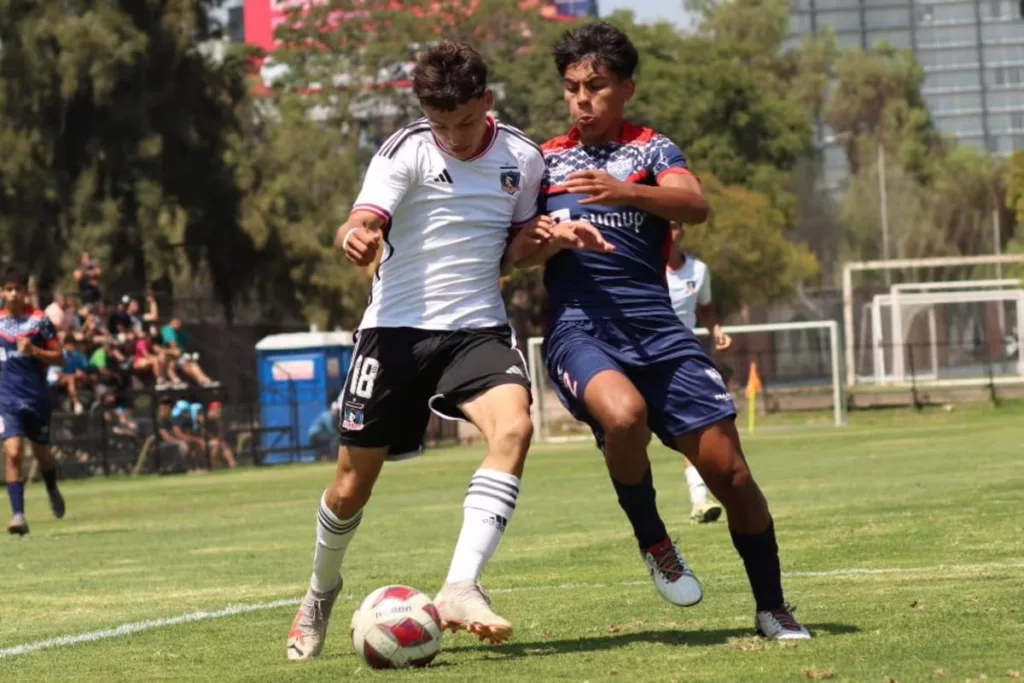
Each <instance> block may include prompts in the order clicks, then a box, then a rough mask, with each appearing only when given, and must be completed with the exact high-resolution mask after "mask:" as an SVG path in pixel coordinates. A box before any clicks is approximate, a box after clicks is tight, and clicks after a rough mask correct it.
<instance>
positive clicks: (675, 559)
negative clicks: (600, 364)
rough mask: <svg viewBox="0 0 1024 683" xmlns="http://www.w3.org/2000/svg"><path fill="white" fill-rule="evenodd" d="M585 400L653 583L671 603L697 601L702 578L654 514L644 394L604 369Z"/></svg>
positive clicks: (659, 517)
mask: <svg viewBox="0 0 1024 683" xmlns="http://www.w3.org/2000/svg"><path fill="white" fill-rule="evenodd" d="M583 400H584V403H585V404H586V407H587V411H588V412H589V413H590V415H591V416H592V417H593V418H594V419H596V420H597V421H598V423H599V424H600V425H601V430H602V431H603V432H604V456H605V463H606V464H607V466H608V473H609V474H610V475H611V478H612V485H614V487H615V492H616V494H617V495H618V499H619V505H620V506H621V507H622V510H623V511H624V512H625V513H626V516H627V517H628V518H629V521H630V524H632V525H633V534H634V535H635V536H636V540H637V543H638V544H639V546H640V553H641V555H642V556H643V558H644V561H645V562H646V563H647V568H648V571H649V572H650V574H651V578H652V579H653V580H654V585H655V587H656V588H657V589H658V592H659V593H660V594H661V596H662V597H663V598H664V599H665V600H667V601H668V602H671V603H672V604H674V605H680V606H690V605H696V604H697V603H698V602H700V601H701V598H702V597H703V589H702V588H701V585H700V581H698V580H697V577H696V576H695V575H694V574H693V571H692V570H691V569H690V567H689V565H688V564H686V560H685V559H683V556H682V554H681V553H680V552H679V548H678V546H677V545H676V544H675V543H674V542H673V541H672V539H671V538H669V535H668V531H667V530H666V529H665V523H664V522H663V521H662V519H661V515H660V514H659V513H658V505H657V501H656V493H655V490H654V480H653V477H652V475H651V461H650V459H649V458H648V456H647V443H648V442H649V441H650V436H651V435H650V429H649V428H648V425H647V404H646V403H645V402H644V398H643V396H641V395H640V392H639V391H637V388H636V387H635V386H634V385H633V383H632V382H630V381H629V378H628V377H626V376H625V375H624V374H622V373H621V372H618V371H616V370H605V371H603V372H600V373H598V374H597V375H595V376H594V377H593V378H592V379H591V380H590V381H589V382H588V383H587V386H586V389H585V390H584V393H583Z"/></svg>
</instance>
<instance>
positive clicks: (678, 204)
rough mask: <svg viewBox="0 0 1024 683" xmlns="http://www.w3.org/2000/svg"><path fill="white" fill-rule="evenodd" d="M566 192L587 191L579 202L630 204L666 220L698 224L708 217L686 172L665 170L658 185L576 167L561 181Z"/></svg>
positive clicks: (696, 185) (699, 190) (696, 184)
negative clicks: (566, 179) (619, 178)
mask: <svg viewBox="0 0 1024 683" xmlns="http://www.w3.org/2000/svg"><path fill="white" fill-rule="evenodd" d="M565 189H566V190H567V191H568V192H573V193H577V194H586V195H590V196H589V197H587V198H586V199H583V200H581V201H580V204H581V205H584V206H586V205H590V204H603V205H605V206H632V207H635V208H637V209H640V210H641V211H646V212H647V213H651V214H654V215H655V216H659V217H661V218H664V219H665V220H669V221H676V222H678V223H685V224H686V225H698V224H700V223H703V222H704V221H706V220H707V218H708V202H707V199H705V198H704V190H703V189H702V188H701V186H700V181H698V180H697V178H696V177H695V176H692V175H690V174H689V173H666V174H664V175H662V176H661V178H660V179H659V180H658V185H656V186H651V185H640V184H638V183H627V182H623V181H621V180H617V179H615V178H613V177H612V176H611V174H609V173H608V172H607V171H577V172H575V173H573V174H572V175H570V176H569V180H568V181H567V182H566V183H565Z"/></svg>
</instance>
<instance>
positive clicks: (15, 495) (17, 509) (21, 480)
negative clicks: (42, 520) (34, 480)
mask: <svg viewBox="0 0 1024 683" xmlns="http://www.w3.org/2000/svg"><path fill="white" fill-rule="evenodd" d="M23 441H24V439H22V438H21V437H20V436H15V437H12V438H10V439H7V440H6V441H4V463H5V471H4V475H5V477H6V478H5V481H6V482H7V497H8V498H10V501H11V513H12V517H11V521H10V522H8V523H7V533H9V534H17V535H19V536H24V535H25V534H27V533H28V522H26V521H25V472H24V467H23V466H22V462H23V457H22V447H23Z"/></svg>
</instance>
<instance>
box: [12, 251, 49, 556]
mask: <svg viewBox="0 0 1024 683" xmlns="http://www.w3.org/2000/svg"><path fill="white" fill-rule="evenodd" d="M0 284H2V286H3V297H4V308H3V310H0V441H2V442H3V445H4V458H5V461H6V468H7V469H6V478H7V495H8V497H9V498H10V499H11V511H12V512H13V513H14V516H13V517H12V518H11V521H10V523H9V524H8V525H7V531H8V532H9V533H12V534H18V535H19V536H24V535H25V534H27V533H28V522H26V521H25V474H24V472H23V467H22V451H23V450H24V449H23V442H24V441H25V440H26V439H27V440H28V442H29V443H30V444H31V446H32V456H33V457H34V458H35V459H36V462H38V463H39V472H40V474H41V475H42V477H43V481H44V482H45V483H46V492H47V494H48V495H49V497H50V507H51V509H52V510H53V514H54V516H55V517H57V518H61V517H63V516H64V498H63V497H62V496H61V494H60V490H59V489H58V488H57V466H56V463H55V462H54V460H53V456H52V455H51V454H50V446H49V443H50V388H49V386H48V385H47V383H46V368H47V366H50V365H60V364H62V363H63V362H64V352H63V351H62V350H61V349H60V346H59V345H58V344H57V330H56V329H55V328H54V327H53V323H51V322H50V319H49V318H47V317H46V315H45V314H44V313H43V311H41V310H39V309H37V308H33V307H32V306H31V305H29V303H28V276H27V275H26V274H25V273H24V272H23V271H21V270H19V269H17V268H12V269H11V270H8V271H7V272H6V273H5V274H4V276H3V282H2V283H0Z"/></svg>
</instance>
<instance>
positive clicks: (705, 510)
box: [690, 503, 722, 524]
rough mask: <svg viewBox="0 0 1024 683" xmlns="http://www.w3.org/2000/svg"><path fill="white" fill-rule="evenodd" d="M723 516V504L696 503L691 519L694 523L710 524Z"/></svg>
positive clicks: (691, 512)
mask: <svg viewBox="0 0 1024 683" xmlns="http://www.w3.org/2000/svg"><path fill="white" fill-rule="evenodd" d="M721 516H722V506H721V505H719V504H718V503H704V504H703V505H695V506H693V509H692V510H690V521H691V522H693V523H694V524H710V523H711V522H716V521H718V518H719V517H721Z"/></svg>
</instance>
